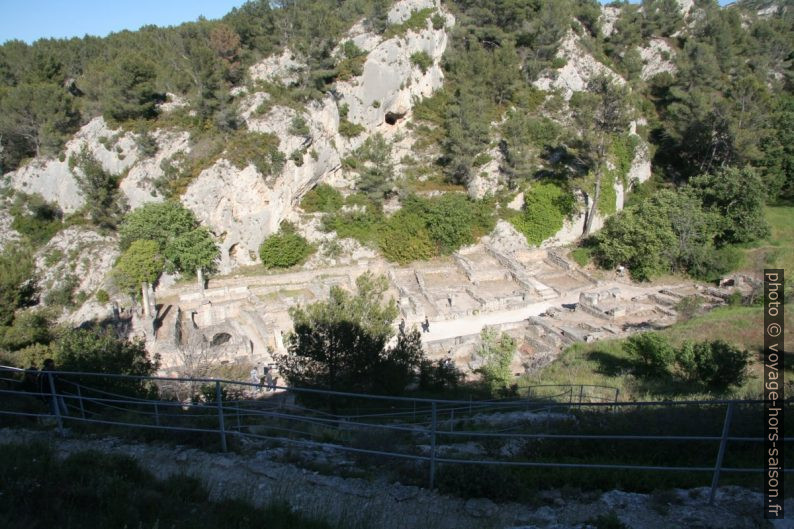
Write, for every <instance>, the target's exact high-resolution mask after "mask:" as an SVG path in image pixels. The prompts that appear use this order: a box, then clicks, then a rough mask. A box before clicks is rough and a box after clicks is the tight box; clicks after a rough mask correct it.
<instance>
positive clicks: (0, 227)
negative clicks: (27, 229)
mask: <svg viewBox="0 0 794 529" xmlns="http://www.w3.org/2000/svg"><path fill="white" fill-rule="evenodd" d="M7 206H8V204H7V203H4V204H2V206H0V251H3V248H5V247H6V245H7V244H9V243H12V242H14V241H18V240H19V239H20V238H21V237H20V235H19V233H18V232H17V231H16V230H15V229H13V228H12V227H11V223H12V222H13V221H14V218H13V217H12V216H11V214H10V213H9V212H8V210H7V209H6V208H7Z"/></svg>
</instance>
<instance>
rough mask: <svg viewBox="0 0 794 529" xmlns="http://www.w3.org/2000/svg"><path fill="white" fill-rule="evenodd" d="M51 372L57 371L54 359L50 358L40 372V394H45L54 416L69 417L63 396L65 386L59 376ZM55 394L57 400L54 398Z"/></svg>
mask: <svg viewBox="0 0 794 529" xmlns="http://www.w3.org/2000/svg"><path fill="white" fill-rule="evenodd" d="M51 371H55V361H54V360H53V359H52V358H48V359H46V360H45V361H44V365H43V366H42V368H41V371H40V372H39V377H38V382H39V384H38V386H39V393H42V394H44V398H45V399H46V400H47V402H49V403H50V404H51V406H52V412H53V414H56V415H57V414H58V412H60V414H61V415H67V416H68V415H69V409H68V408H67V407H66V402H65V401H64V400H63V397H62V396H61V395H62V393H63V385H62V384H61V382H60V381H59V380H58V375H56V374H55V373H51ZM53 392H54V393H55V398H53Z"/></svg>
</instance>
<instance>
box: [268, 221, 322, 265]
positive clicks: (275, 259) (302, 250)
mask: <svg viewBox="0 0 794 529" xmlns="http://www.w3.org/2000/svg"><path fill="white" fill-rule="evenodd" d="M314 250H315V248H314V247H313V246H312V245H311V244H309V242H308V241H307V240H306V239H304V238H303V237H301V236H300V234H298V233H294V232H292V231H284V230H281V231H280V232H279V233H276V234H274V235H271V236H270V237H268V238H267V239H265V241H264V242H263V243H262V245H261V246H260V247H259V257H260V258H261V259H262V264H264V265H265V268H289V267H291V266H295V265H297V264H300V263H302V262H303V261H305V260H306V259H307V258H308V257H309V256H310V255H311V254H312V253H314Z"/></svg>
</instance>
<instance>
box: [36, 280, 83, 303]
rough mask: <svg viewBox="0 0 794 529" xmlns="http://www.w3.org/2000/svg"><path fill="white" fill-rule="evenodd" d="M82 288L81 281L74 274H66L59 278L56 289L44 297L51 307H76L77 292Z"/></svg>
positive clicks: (52, 289)
mask: <svg viewBox="0 0 794 529" xmlns="http://www.w3.org/2000/svg"><path fill="white" fill-rule="evenodd" d="M78 286H80V281H79V280H78V279H77V276H76V275H74V274H66V275H65V276H63V277H61V278H59V280H58V283H57V285H56V286H55V287H53V288H51V289H50V291H49V292H47V294H46V295H45V296H44V303H46V304H47V305H50V306H56V307H67V308H71V307H74V306H75V301H76V300H75V290H76V289H77V287H78Z"/></svg>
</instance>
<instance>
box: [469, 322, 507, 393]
mask: <svg viewBox="0 0 794 529" xmlns="http://www.w3.org/2000/svg"><path fill="white" fill-rule="evenodd" d="M480 340H481V341H482V343H481V345H480V348H479V349H478V351H477V355H478V356H479V357H480V358H482V360H483V365H482V366H480V367H479V368H477V370H476V372H477V373H479V374H480V375H482V382H483V384H485V386H487V387H488V388H489V390H490V391H491V393H492V394H495V393H497V392H498V391H503V390H505V389H506V388H507V387H508V386H509V385H510V383H511V382H512V380H513V373H512V372H511V371H510V364H511V363H512V361H513V357H514V356H515V353H516V341H515V340H514V339H513V338H512V337H511V336H510V335H508V334H507V333H504V332H503V333H502V334H501V335H499V333H498V332H497V331H496V330H495V329H493V328H490V327H484V328H483V330H482V332H480Z"/></svg>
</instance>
